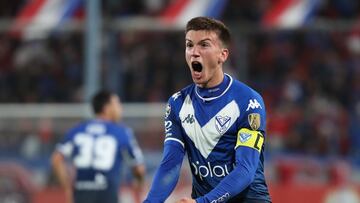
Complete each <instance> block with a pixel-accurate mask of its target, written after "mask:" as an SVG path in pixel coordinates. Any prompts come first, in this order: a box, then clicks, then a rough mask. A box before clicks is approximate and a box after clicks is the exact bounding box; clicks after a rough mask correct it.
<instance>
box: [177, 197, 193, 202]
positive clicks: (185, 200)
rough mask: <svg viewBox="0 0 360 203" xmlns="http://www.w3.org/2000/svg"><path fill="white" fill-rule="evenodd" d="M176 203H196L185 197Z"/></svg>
mask: <svg viewBox="0 0 360 203" xmlns="http://www.w3.org/2000/svg"><path fill="white" fill-rule="evenodd" d="M176 203H196V201H195V200H194V199H191V198H187V197H183V198H181V199H179V200H178V201H176Z"/></svg>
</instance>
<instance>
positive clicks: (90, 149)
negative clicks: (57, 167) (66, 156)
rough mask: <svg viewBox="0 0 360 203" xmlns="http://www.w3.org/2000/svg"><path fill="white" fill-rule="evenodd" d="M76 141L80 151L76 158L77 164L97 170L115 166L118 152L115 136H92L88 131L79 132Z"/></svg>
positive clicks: (80, 166)
mask: <svg viewBox="0 0 360 203" xmlns="http://www.w3.org/2000/svg"><path fill="white" fill-rule="evenodd" d="M74 141H75V144H76V145H77V146H78V147H79V153H78V154H77V156H76V157H75V158H74V164H75V166H77V167H78V168H90V167H92V168H94V169H97V170H110V169H111V168H112V167H113V165H114V161H115V152H116V140H115V139H114V138H113V137H111V136H109V135H102V136H100V137H92V136H91V135H89V134H86V133H78V134H77V135H76V136H75V140H74Z"/></svg>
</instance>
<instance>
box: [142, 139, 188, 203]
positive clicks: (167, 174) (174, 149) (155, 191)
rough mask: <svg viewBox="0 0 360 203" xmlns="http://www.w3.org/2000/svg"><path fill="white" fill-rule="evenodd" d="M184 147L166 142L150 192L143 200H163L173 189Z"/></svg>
mask: <svg viewBox="0 0 360 203" xmlns="http://www.w3.org/2000/svg"><path fill="white" fill-rule="evenodd" d="M183 157H184V149H183V148H182V147H181V146H178V144H176V143H175V144H166V145H165V147H164V157H163V160H162V161H161V164H160V167H159V168H158V170H157V171H156V174H155V178H154V180H153V183H152V186H151V189H150V192H149V194H148V196H147V198H146V200H145V201H144V202H146V203H158V202H161V203H162V202H164V201H165V200H166V199H167V198H168V197H169V195H170V194H171V192H172V191H173V190H174V188H175V186H176V183H177V181H178V179H179V174H180V169H181V165H182V160H183Z"/></svg>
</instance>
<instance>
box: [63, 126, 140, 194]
mask: <svg viewBox="0 0 360 203" xmlns="http://www.w3.org/2000/svg"><path fill="white" fill-rule="evenodd" d="M57 150H58V151H59V152H60V153H62V154H63V155H64V156H65V157H67V158H70V160H71V161H72V163H73V165H74V167H75V168H76V180H75V182H74V188H75V189H77V190H113V191H117V190H118V188H119V183H120V170H121V167H122V162H123V161H124V159H130V160H131V161H132V163H131V164H135V165H136V164H140V163H142V162H143V155H142V152H141V150H140V148H139V146H138V144H137V142H136V139H135V137H134V136H133V133H132V130H131V129H129V128H127V127H125V126H122V125H118V124H116V123H112V122H108V121H103V120H96V119H94V120H89V121H86V122H83V123H80V124H79V125H78V126H75V127H74V128H73V129H71V130H70V131H69V132H68V134H67V135H66V136H65V138H64V140H63V141H62V142H61V143H60V144H58V146H57Z"/></svg>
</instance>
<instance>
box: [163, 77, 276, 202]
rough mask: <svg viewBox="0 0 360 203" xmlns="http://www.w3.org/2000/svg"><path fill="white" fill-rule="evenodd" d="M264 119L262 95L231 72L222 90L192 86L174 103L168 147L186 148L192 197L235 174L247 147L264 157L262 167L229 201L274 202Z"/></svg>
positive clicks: (167, 130)
mask: <svg viewBox="0 0 360 203" xmlns="http://www.w3.org/2000/svg"><path fill="white" fill-rule="evenodd" d="M265 121H266V113H265V105H264V102H263V99H262V98H261V96H260V95H259V94H258V93H257V92H256V91H255V90H253V89H251V88H250V87H248V86H247V85H245V84H243V83H241V82H240V81H237V80H233V79H232V78H231V76H229V75H227V74H225V76H224V81H223V82H222V83H221V84H220V85H219V86H217V87H214V88H210V89H201V88H199V87H197V86H196V85H195V84H192V85H189V86H188V87H186V88H184V89H183V90H181V91H180V92H177V93H175V94H174V95H173V96H172V97H171V98H170V99H169V101H168V105H167V107H166V114H165V136H166V137H165V144H166V143H167V142H176V143H179V144H180V145H181V146H183V147H184V148H185V149H186V150H185V151H186V152H187V154H188V160H189V164H190V167H191V172H192V175H193V191H192V197H193V198H198V197H201V196H204V195H206V194H207V193H209V192H210V191H211V190H212V189H213V188H215V187H216V186H217V185H218V184H219V182H220V181H221V180H223V179H224V177H226V176H227V175H228V174H229V173H230V172H231V171H233V169H234V167H236V149H237V148H241V147H246V148H249V149H252V150H257V151H258V153H259V154H260V155H259V162H258V166H257V168H256V171H255V175H254V178H253V181H252V182H251V183H250V184H249V185H248V186H247V187H246V188H245V189H244V190H242V191H241V192H240V193H239V194H237V195H236V196H235V197H231V199H230V201H229V202H237V200H239V202H240V200H244V199H250V200H251V199H255V200H256V199H258V200H265V201H269V202H270V201H271V200H270V196H269V193H268V188H267V185H266V182H265V177H264V145H265V142H264V139H265V136H266V133H265V126H266V123H265ZM238 181H241V180H238ZM224 195H225V196H226V194H224ZM224 198H226V197H224Z"/></svg>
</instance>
